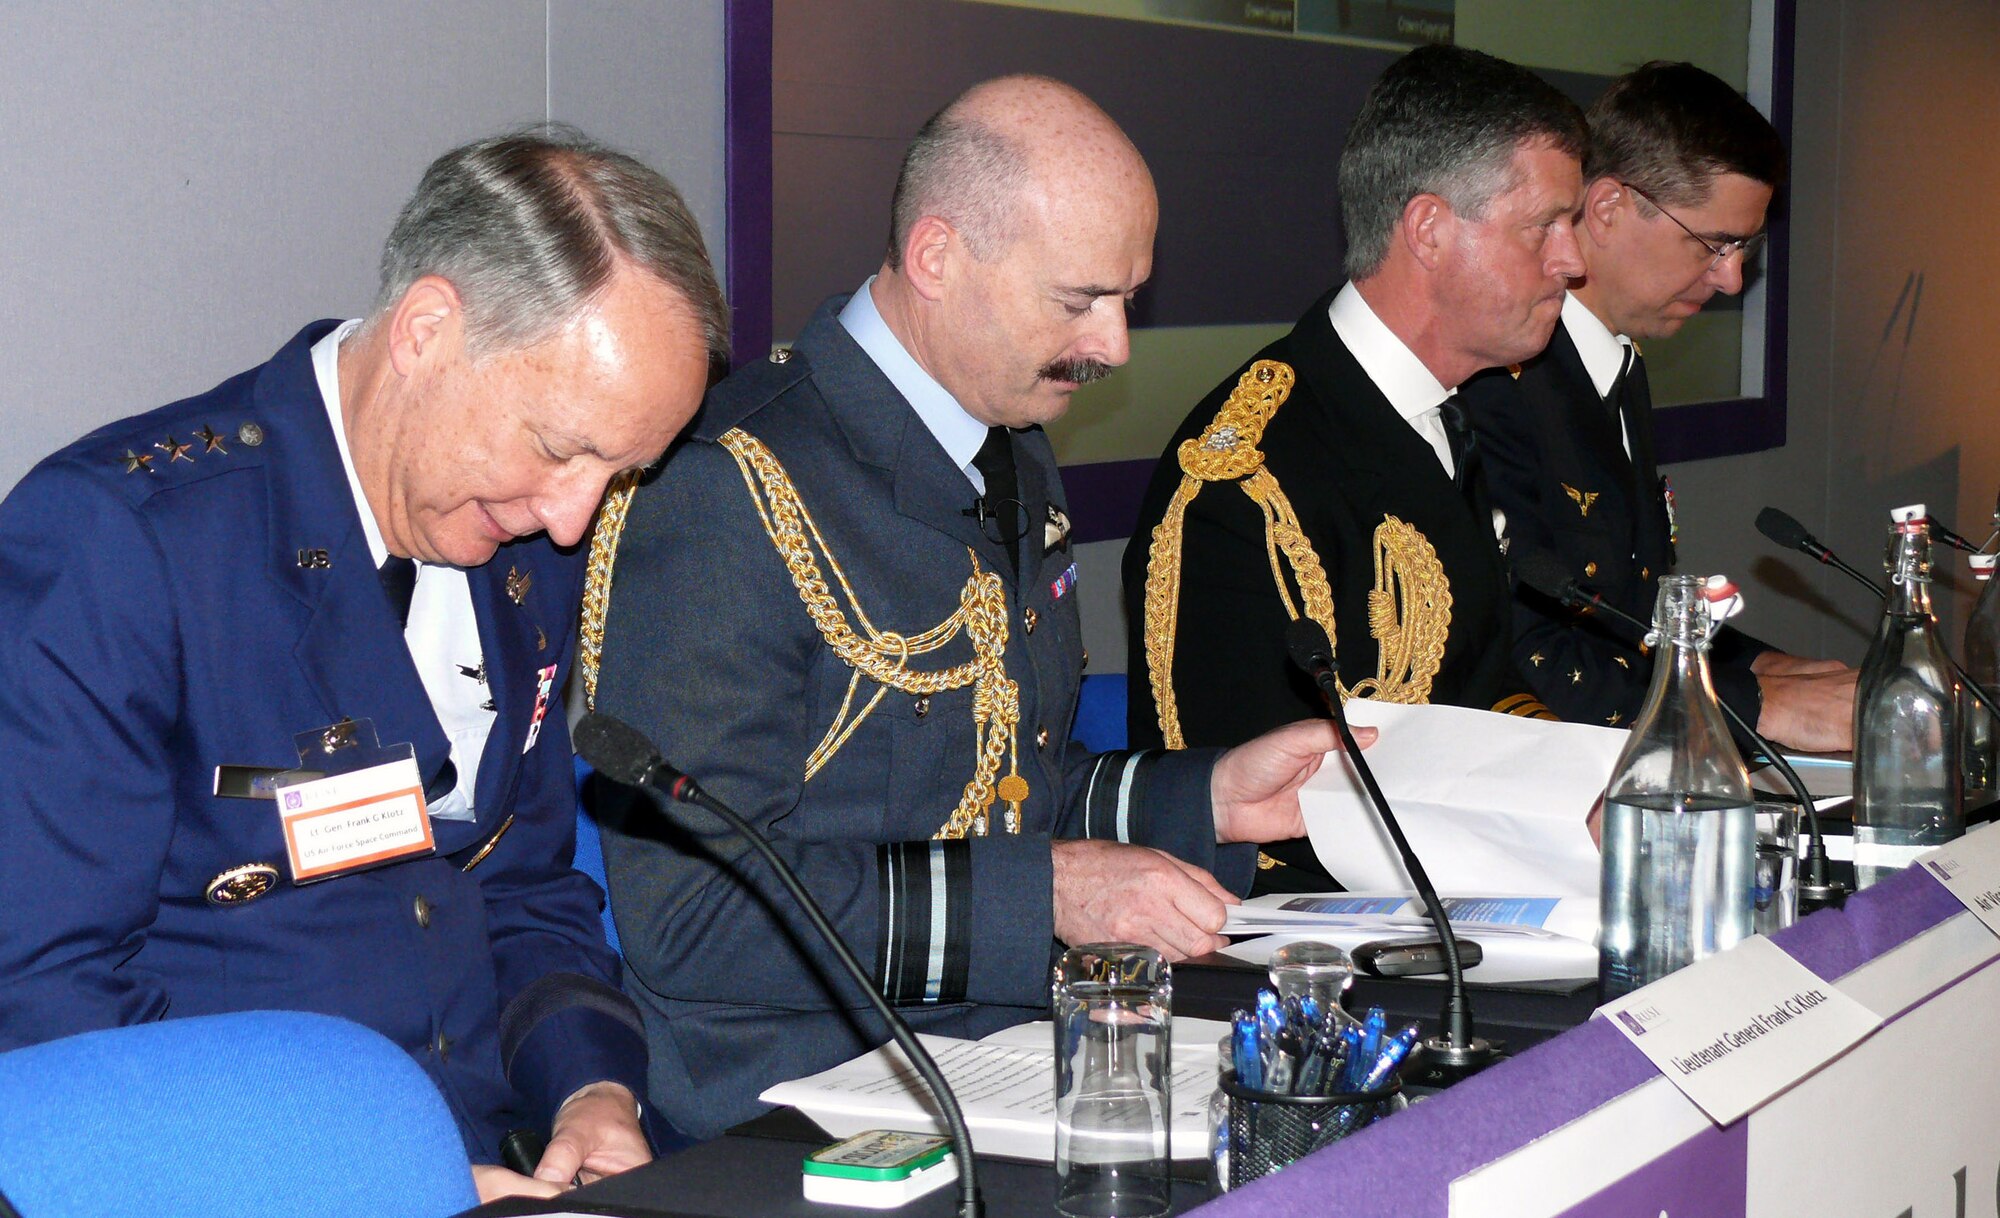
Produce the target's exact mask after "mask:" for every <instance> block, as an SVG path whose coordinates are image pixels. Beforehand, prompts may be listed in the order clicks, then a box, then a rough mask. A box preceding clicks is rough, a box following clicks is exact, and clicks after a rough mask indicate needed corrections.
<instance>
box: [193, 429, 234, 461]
mask: <svg viewBox="0 0 2000 1218" xmlns="http://www.w3.org/2000/svg"><path fill="white" fill-rule="evenodd" d="M194 438H195V439H197V440H200V441H201V451H202V453H203V454H204V455H205V454H208V453H221V454H222V455H223V456H225V457H226V456H228V455H229V450H228V449H226V448H224V447H223V446H222V437H221V436H220V435H217V434H216V431H215V428H213V427H210V426H209V425H208V424H206V423H203V424H202V425H201V430H200V431H197V432H195V433H194Z"/></svg>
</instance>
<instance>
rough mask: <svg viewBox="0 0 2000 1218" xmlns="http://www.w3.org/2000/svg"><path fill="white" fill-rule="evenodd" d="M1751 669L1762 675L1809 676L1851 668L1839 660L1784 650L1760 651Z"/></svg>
mask: <svg viewBox="0 0 2000 1218" xmlns="http://www.w3.org/2000/svg"><path fill="white" fill-rule="evenodd" d="M1750 671H1751V672H1754V673H1756V674H1757V675H1758V676H1760V677H1809V676H1812V675H1813V674H1814V673H1822V672H1847V671H1851V670H1850V669H1849V668H1848V667H1847V665H1845V664H1843V663H1841V662H1840V661H1839V660H1810V659H1807V658H1806V657H1805V656H1794V655H1786V654H1785V653H1784V652H1782V651H1760V652H1758V653H1757V658H1756V659H1754V660H1752V661H1750Z"/></svg>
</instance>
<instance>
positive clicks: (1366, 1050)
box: [1361, 1007, 1389, 1071]
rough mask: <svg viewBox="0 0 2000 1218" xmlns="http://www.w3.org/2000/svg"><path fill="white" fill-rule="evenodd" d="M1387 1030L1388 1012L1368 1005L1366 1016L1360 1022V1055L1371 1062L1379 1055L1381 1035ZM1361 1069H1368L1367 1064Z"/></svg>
mask: <svg viewBox="0 0 2000 1218" xmlns="http://www.w3.org/2000/svg"><path fill="white" fill-rule="evenodd" d="M1388 1030H1389V1012H1387V1011H1385V1010H1383V1009H1382V1008H1381V1007H1369V1008H1368V1018H1367V1019H1365V1020H1363V1021H1362V1023H1361V1033H1362V1036H1361V1056H1362V1057H1363V1058H1364V1059H1366V1061H1367V1062H1369V1063H1371V1064H1372V1063H1373V1062H1374V1060H1375V1059H1376V1058H1377V1057H1379V1056H1381V1053H1382V1037H1383V1035H1384V1034H1385V1033H1387V1032H1388ZM1361 1069H1362V1070H1364V1071H1365V1070H1367V1069H1368V1066H1367V1065H1364V1066H1362V1067H1361Z"/></svg>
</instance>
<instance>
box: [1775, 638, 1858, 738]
mask: <svg viewBox="0 0 2000 1218" xmlns="http://www.w3.org/2000/svg"><path fill="white" fill-rule="evenodd" d="M1765 654H1766V655H1769V654H1771V653H1769V652H1766V653H1765ZM1758 659H1760V660H1761V659H1763V657H1762V656H1759V657H1758ZM1807 662H1808V663H1817V662H1822V661H1807ZM1750 669H1751V671H1752V672H1756V671H1757V665H1756V663H1754V662H1753V663H1752V664H1751V666H1750ZM1860 675H1861V674H1860V673H1859V672H1857V671H1856V670H1854V669H1852V668H1849V667H1847V666H1846V665H1844V664H1842V665H1837V666H1836V667H1834V668H1831V669H1823V670H1820V671H1817V672H1802V673H1785V672H1780V671H1774V672H1770V673H1758V675H1757V685H1758V688H1760V689H1761V690H1763V693H1764V709H1763V711H1762V712H1760V713H1759V714H1758V716H1757V730H1758V731H1759V732H1761V733H1763V734H1764V735H1765V736H1767V737H1769V738H1770V739H1771V740H1772V741H1773V742H1775V743H1777V744H1780V745H1783V746H1785V747H1787V748H1794V749H1803V750H1805V751H1806V752H1809V753H1839V752H1845V751H1848V750H1850V749H1852V748H1853V747H1854V683H1855V681H1856V680H1857V679H1858V678H1859V677H1860Z"/></svg>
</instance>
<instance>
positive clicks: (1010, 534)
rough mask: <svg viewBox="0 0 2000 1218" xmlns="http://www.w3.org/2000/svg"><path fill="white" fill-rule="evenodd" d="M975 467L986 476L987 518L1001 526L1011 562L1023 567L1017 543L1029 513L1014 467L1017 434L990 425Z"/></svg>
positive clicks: (974, 458) (974, 460)
mask: <svg viewBox="0 0 2000 1218" xmlns="http://www.w3.org/2000/svg"><path fill="white" fill-rule="evenodd" d="M972 467H973V468H974V469H976V470H978V471H979V476H980V477H982V478H984V479H985V480H986V493H985V494H984V495H981V496H980V497H979V503H980V506H981V507H982V508H983V509H984V513H983V515H984V518H985V519H990V520H992V521H993V522H994V524H995V525H997V526H998V528H999V532H998V533H997V534H995V533H992V532H989V533H988V534H987V535H988V536H997V537H998V538H999V539H1000V542H1001V547H1002V548H1003V549H1005V550H1006V551H1007V565H1008V566H1009V567H1011V568H1013V569H1015V570H1017V571H1018V570H1019V569H1020V565H1021V556H1020V554H1019V553H1018V547H1017V544H1016V543H1018V542H1019V541H1020V540H1021V527H1022V521H1023V519H1024V518H1025V517H1026V515H1027V513H1026V511H1025V509H1023V508H1022V506H1021V504H1020V502H1019V501H1020V498H1021V489H1020V481H1019V478H1018V476H1017V475H1016V473H1015V470H1014V437H1013V436H1012V435H1011V434H1010V433H1009V432H1008V430H1007V429H1006V428H1005V427H989V428H987V429H986V443H984V444H981V445H980V446H979V451H978V452H976V453H974V454H973V456H972Z"/></svg>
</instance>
